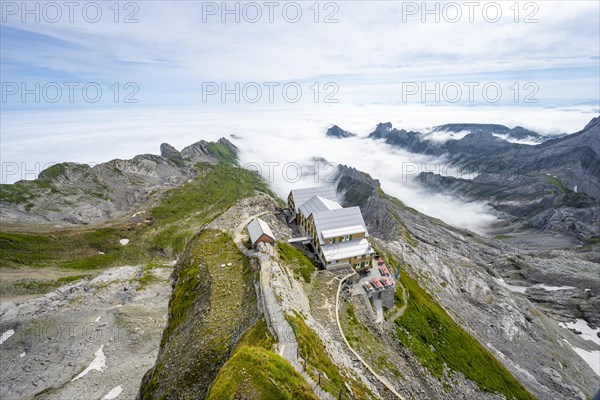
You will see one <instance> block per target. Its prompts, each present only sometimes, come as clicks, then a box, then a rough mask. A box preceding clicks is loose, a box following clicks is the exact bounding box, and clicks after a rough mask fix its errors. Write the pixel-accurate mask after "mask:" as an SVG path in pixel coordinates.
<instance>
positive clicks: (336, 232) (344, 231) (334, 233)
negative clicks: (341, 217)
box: [321, 225, 367, 239]
mask: <svg viewBox="0 0 600 400" xmlns="http://www.w3.org/2000/svg"><path fill="white" fill-rule="evenodd" d="M366 232H367V231H366V230H365V227H364V226H362V225H352V226H347V227H344V228H336V229H328V230H326V231H321V235H323V239H330V238H332V237H340V236H345V235H354V234H357V233H366Z"/></svg>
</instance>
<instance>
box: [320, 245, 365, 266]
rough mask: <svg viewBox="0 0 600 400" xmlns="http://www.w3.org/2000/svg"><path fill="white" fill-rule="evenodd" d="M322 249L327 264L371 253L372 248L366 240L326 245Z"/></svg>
mask: <svg viewBox="0 0 600 400" xmlns="http://www.w3.org/2000/svg"><path fill="white" fill-rule="evenodd" d="M322 249H323V255H324V256H325V260H326V261H327V262H329V261H334V260H342V259H345V258H350V257H356V256H360V255H363V254H370V253H373V248H372V247H371V244H370V243H369V241H368V240H367V239H361V240H349V241H347V242H341V243H335V244H328V245H325V246H323V247H322Z"/></svg>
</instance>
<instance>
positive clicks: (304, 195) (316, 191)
mask: <svg viewBox="0 0 600 400" xmlns="http://www.w3.org/2000/svg"><path fill="white" fill-rule="evenodd" d="M314 196H321V197H323V198H326V199H328V200H332V201H335V202H337V195H336V194H335V189H334V188H333V186H318V187H314V188H305V189H294V190H292V198H293V199H294V205H295V206H296V210H295V211H296V212H298V211H299V209H300V206H301V205H302V204H304V203H305V202H307V201H308V200H310V199H311V198H313V197H314Z"/></svg>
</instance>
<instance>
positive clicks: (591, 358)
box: [563, 339, 600, 376]
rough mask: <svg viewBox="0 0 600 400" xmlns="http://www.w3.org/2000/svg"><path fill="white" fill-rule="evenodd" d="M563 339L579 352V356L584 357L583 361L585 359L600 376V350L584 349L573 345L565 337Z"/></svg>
mask: <svg viewBox="0 0 600 400" xmlns="http://www.w3.org/2000/svg"><path fill="white" fill-rule="evenodd" d="M563 340H564V341H565V342H567V344H568V345H569V346H571V348H572V349H573V351H574V352H575V353H577V355H578V356H579V357H581V358H582V359H583V361H585V362H586V363H587V365H589V366H590V367H591V368H592V369H593V370H594V372H595V373H596V375H598V376H600V350H596V351H587V350H584V349H580V348H579V347H575V346H573V345H572V344H571V343H569V342H568V341H567V340H565V339H563Z"/></svg>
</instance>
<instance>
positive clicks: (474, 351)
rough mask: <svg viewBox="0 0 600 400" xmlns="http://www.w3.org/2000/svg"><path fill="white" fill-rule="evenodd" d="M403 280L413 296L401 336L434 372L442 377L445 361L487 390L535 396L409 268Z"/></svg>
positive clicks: (400, 321) (399, 330)
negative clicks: (421, 285)
mask: <svg viewBox="0 0 600 400" xmlns="http://www.w3.org/2000/svg"><path fill="white" fill-rule="evenodd" d="M400 281H401V282H402V284H403V285H404V286H405V287H406V288H407V290H408V292H409V300H408V306H407V308H406V311H405V312H404V314H403V315H402V316H401V317H400V318H398V319H397V320H396V325H397V329H396V332H397V335H398V339H399V340H400V341H401V342H402V344H403V345H404V346H406V347H408V348H410V349H411V351H412V352H413V353H414V354H415V355H416V356H417V357H418V358H419V360H420V361H421V363H422V364H423V365H424V366H425V367H426V368H427V369H428V370H429V371H430V372H431V373H432V374H433V375H434V376H436V377H438V378H442V376H443V374H444V364H445V365H447V367H448V368H449V369H450V370H451V371H460V372H462V373H463V374H464V375H465V377H467V378H468V379H470V380H472V381H473V382H475V383H477V385H478V386H479V388H480V389H481V390H483V391H486V392H500V393H502V394H504V395H505V396H506V397H507V398H508V399H513V398H514V399H534V397H533V396H532V395H531V394H530V393H529V392H528V391H527V389H525V388H524V387H523V385H521V383H520V382H519V381H518V380H517V379H516V378H515V377H513V376H512V375H511V373H510V372H509V371H508V370H507V369H506V368H505V367H504V365H502V363H500V362H499V361H498V360H497V359H496V358H494V356H492V354H491V353H490V352H489V351H488V350H487V349H486V348H484V347H483V346H482V345H481V344H480V343H479V342H478V341H477V340H476V339H474V338H473V337H472V336H470V335H469V334H468V333H466V332H465V331H464V330H463V329H462V328H461V327H460V326H459V325H458V324H456V323H455V322H454V321H453V320H452V318H451V317H450V316H449V315H448V314H447V313H446V312H445V311H444V309H443V308H442V307H441V306H440V305H439V304H438V303H437V302H436V301H435V300H434V299H433V298H432V297H431V296H430V295H429V294H428V293H427V292H425V290H423V289H422V288H421V287H420V286H419V285H418V283H417V281H415V280H414V279H413V278H411V277H410V276H409V275H408V274H407V273H406V272H403V273H401V275H400ZM434 349H435V351H434Z"/></svg>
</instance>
